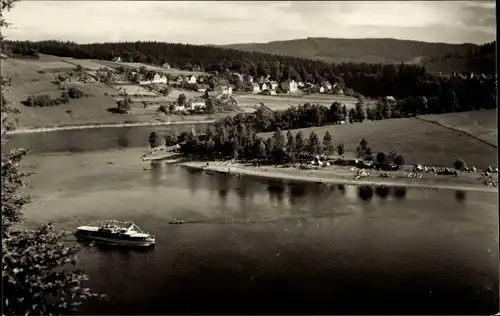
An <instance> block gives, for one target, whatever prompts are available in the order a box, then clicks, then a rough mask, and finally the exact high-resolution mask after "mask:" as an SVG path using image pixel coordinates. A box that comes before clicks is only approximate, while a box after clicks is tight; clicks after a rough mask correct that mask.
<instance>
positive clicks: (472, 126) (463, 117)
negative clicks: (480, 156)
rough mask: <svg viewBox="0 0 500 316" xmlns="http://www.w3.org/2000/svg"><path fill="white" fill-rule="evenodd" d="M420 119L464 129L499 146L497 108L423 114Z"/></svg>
mask: <svg viewBox="0 0 500 316" xmlns="http://www.w3.org/2000/svg"><path fill="white" fill-rule="evenodd" d="M418 118H419V119H422V120H426V121H430V122H435V123H437V124H439V125H441V126H443V127H447V128H451V129H455V130H457V131H462V132H464V133H467V134H470V135H471V136H473V137H477V138H478V139H481V140H483V141H485V142H487V143H490V144H492V145H495V146H498V138H497V135H498V127H497V110H481V111H470V112H460V113H447V114H439V115H436V114H434V115H422V116H419V117H418Z"/></svg>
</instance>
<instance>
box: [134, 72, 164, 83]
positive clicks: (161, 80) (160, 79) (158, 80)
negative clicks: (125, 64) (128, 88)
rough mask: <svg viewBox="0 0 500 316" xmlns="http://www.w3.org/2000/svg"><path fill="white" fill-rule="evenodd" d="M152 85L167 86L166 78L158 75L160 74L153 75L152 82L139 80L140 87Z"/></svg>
mask: <svg viewBox="0 0 500 316" xmlns="http://www.w3.org/2000/svg"><path fill="white" fill-rule="evenodd" d="M152 83H162V84H167V83H168V79H167V76H164V75H160V74H158V73H156V74H155V75H154V77H153V79H152V80H141V81H139V84H141V85H145V84H152Z"/></svg>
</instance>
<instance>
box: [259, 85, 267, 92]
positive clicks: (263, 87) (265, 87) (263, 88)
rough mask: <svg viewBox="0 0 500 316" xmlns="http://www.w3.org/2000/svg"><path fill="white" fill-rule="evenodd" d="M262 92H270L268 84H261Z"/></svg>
mask: <svg viewBox="0 0 500 316" xmlns="http://www.w3.org/2000/svg"><path fill="white" fill-rule="evenodd" d="M260 90H261V91H263V90H268V86H267V84H266V83H261V84H260Z"/></svg>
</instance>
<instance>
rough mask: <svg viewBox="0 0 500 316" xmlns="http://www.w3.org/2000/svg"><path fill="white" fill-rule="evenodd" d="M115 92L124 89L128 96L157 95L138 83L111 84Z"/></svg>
mask: <svg viewBox="0 0 500 316" xmlns="http://www.w3.org/2000/svg"><path fill="white" fill-rule="evenodd" d="M112 87H113V89H114V90H116V92H118V90H120V89H121V90H124V91H125V92H126V93H127V94H128V95H129V96H134V95H144V96H158V94H157V93H155V92H152V91H150V90H148V89H146V88H143V87H141V86H140V85H131V84H128V85H113V86H112Z"/></svg>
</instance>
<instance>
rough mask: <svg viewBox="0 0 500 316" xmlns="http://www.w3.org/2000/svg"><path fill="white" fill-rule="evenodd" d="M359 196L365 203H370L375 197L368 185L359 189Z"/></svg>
mask: <svg viewBox="0 0 500 316" xmlns="http://www.w3.org/2000/svg"><path fill="white" fill-rule="evenodd" d="M358 196H359V197H360V198H361V199H362V200H363V201H365V202H367V201H370V200H371V199H372V197H373V189H372V187H371V186H368V185H360V186H359V187H358Z"/></svg>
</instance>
